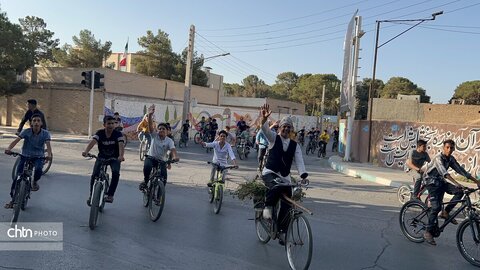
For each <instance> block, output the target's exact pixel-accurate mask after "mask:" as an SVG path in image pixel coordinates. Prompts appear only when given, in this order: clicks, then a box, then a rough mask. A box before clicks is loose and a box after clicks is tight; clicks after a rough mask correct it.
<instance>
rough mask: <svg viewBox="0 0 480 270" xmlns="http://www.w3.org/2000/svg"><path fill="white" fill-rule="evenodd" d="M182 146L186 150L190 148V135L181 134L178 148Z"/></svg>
mask: <svg viewBox="0 0 480 270" xmlns="http://www.w3.org/2000/svg"><path fill="white" fill-rule="evenodd" d="M182 145H183V146H185V148H186V147H187V146H188V133H183V132H182V133H181V134H180V140H179V141H178V147H180V148H182Z"/></svg>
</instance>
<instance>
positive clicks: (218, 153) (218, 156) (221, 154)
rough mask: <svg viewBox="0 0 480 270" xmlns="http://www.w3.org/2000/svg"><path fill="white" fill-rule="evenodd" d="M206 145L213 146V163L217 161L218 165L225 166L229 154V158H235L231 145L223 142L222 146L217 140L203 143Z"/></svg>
mask: <svg viewBox="0 0 480 270" xmlns="http://www.w3.org/2000/svg"><path fill="white" fill-rule="evenodd" d="M205 146H206V147H210V148H213V159H212V162H213V163H219V164H220V166H227V165H228V163H227V156H230V159H231V160H234V159H235V154H234V153H233V150H232V146H231V145H230V144H229V143H227V142H225V145H224V146H223V147H221V146H220V143H219V142H217V141H214V142H211V143H205Z"/></svg>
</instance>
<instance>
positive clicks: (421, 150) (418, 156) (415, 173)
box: [406, 140, 431, 199]
mask: <svg viewBox="0 0 480 270" xmlns="http://www.w3.org/2000/svg"><path fill="white" fill-rule="evenodd" d="M430 161H431V160H430V156H429V155H428V153H427V142H426V141H424V140H418V141H417V148H416V149H412V150H411V151H410V152H408V156H407V161H406V165H407V173H409V174H410V175H411V176H412V177H413V179H415V183H414V184H413V196H412V199H416V198H417V197H418V193H420V187H421V185H422V178H423V177H422V174H423V173H422V170H421V167H422V166H423V164H425V162H430Z"/></svg>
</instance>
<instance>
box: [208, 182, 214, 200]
mask: <svg viewBox="0 0 480 270" xmlns="http://www.w3.org/2000/svg"><path fill="white" fill-rule="evenodd" d="M215 185H216V184H213V186H212V187H209V188H208V201H209V202H210V203H213V199H214V198H215Z"/></svg>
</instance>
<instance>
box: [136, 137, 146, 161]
mask: <svg viewBox="0 0 480 270" xmlns="http://www.w3.org/2000/svg"><path fill="white" fill-rule="evenodd" d="M146 148H147V143H146V142H145V140H142V141H141V142H140V146H139V147H138V154H139V155H140V160H141V161H144V160H145V152H146Z"/></svg>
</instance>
